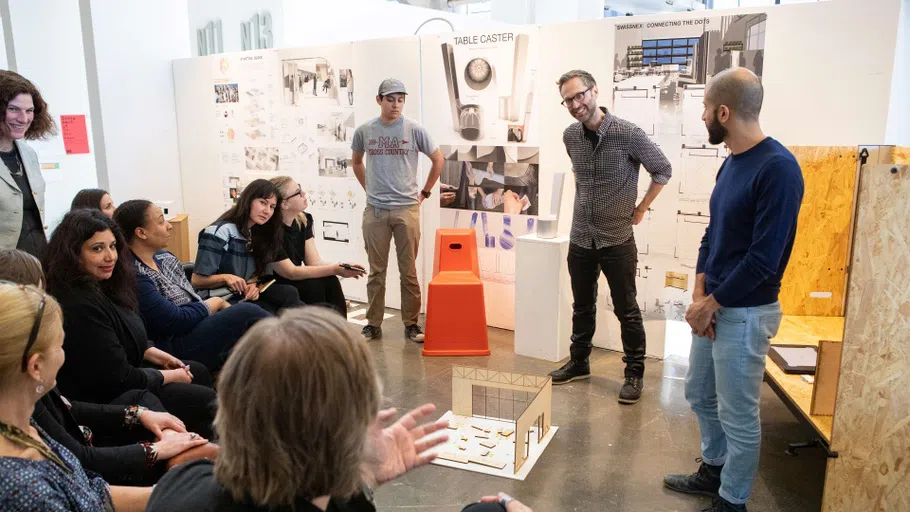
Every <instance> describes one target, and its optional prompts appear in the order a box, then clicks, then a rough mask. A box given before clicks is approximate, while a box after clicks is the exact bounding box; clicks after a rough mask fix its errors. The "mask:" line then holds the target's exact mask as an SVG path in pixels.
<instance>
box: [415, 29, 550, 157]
mask: <svg viewBox="0 0 910 512" xmlns="http://www.w3.org/2000/svg"><path fill="white" fill-rule="evenodd" d="M538 44H539V41H538V36H537V30H536V29H535V28H533V27H522V28H516V29H509V30H502V31H499V32H489V31H484V32H470V33H457V34H445V35H440V36H435V37H426V38H421V45H422V54H423V58H422V61H423V63H422V64H423V65H422V82H423V87H424V98H425V99H426V100H427V101H426V102H425V103H424V110H425V115H424V121H425V124H426V126H427V128H428V129H429V130H430V133H432V134H433V137H434V138H435V139H436V140H437V142H439V143H442V144H453V145H456V144H469V145H470V144H477V145H486V146H504V145H510V144H516V145H528V146H537V145H538V140H539V136H538V134H537V128H536V126H537V119H538V110H539V109H538V108H537V104H536V100H535V94H534V90H535V87H536V82H535V76H536V73H537V69H538V58H537V56H538Z"/></svg>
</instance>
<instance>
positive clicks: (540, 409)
mask: <svg viewBox="0 0 910 512" xmlns="http://www.w3.org/2000/svg"><path fill="white" fill-rule="evenodd" d="M552 397H553V393H552V381H551V380H550V377H541V376H537V375H525V374H520V373H506V372H499V371H495V370H489V369H485V368H472V367H467V366H453V367H452V410H451V411H448V412H446V414H445V415H443V418H444V419H447V420H448V421H449V436H450V440H449V443H448V444H446V445H443V446H442V447H441V448H440V449H439V451H438V453H437V457H438V458H437V459H436V460H435V461H434V464H437V465H441V466H447V467H453V468H459V469H467V470H469V471H476V472H480V473H486V474H490V475H494V476H504V477H507V478H513V479H518V480H524V479H525V477H526V476H527V475H528V473H529V472H530V471H531V468H533V466H534V463H536V462H537V459H538V458H539V457H540V455H541V454H542V453H543V451H544V449H545V448H546V447H547V445H548V444H549V442H550V440H551V439H552V438H553V436H554V435H555V434H556V430H557V429H558V427H555V426H553V425H552V424H551V402H552Z"/></svg>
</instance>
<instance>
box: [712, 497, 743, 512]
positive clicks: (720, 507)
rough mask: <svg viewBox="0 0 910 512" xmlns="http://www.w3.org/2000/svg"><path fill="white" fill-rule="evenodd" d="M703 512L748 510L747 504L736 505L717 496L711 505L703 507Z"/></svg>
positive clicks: (741, 511) (740, 511)
mask: <svg viewBox="0 0 910 512" xmlns="http://www.w3.org/2000/svg"><path fill="white" fill-rule="evenodd" d="M702 512H746V505H745V504H743V505H736V504H733V503H730V502H729V501H727V500H725V499H723V498H721V497H720V496H716V497H715V498H714V501H713V502H712V503H711V506H710V507H709V508H706V509H703V510H702Z"/></svg>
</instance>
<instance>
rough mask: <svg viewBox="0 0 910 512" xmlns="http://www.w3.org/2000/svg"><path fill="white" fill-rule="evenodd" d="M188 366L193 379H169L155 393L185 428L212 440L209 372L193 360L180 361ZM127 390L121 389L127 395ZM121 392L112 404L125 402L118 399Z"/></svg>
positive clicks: (211, 385) (211, 402)
mask: <svg viewBox="0 0 910 512" xmlns="http://www.w3.org/2000/svg"><path fill="white" fill-rule="evenodd" d="M183 362H184V363H186V364H187V365H188V366H189V367H190V372H191V373H192V374H193V382H192V383H191V384H185V383H183V382H172V383H170V384H165V385H163V386H161V389H159V390H158V391H157V392H156V393H154V394H155V396H157V397H158V399H159V400H161V404H162V405H163V406H164V408H165V409H166V410H167V412H169V413H171V414H173V415H174V416H176V417H178V418H180V420H181V421H183V423H184V424H185V425H186V430H187V431H188V432H195V433H197V434H199V435H201V436H202V437H205V438H207V439H208V440H210V441H212V440H213V437H214V435H215V434H214V430H213V429H212V421H214V420H215V410H216V408H217V404H216V403H215V397H216V396H215V390H214V383H213V381H212V374H211V373H210V372H209V371H208V369H206V367H205V366H204V365H202V363H197V362H196V361H183ZM129 393H130V392H127V393H125V394H124V395H128V394H129ZM124 395H121V396H120V397H118V398H116V399H115V400H114V401H113V402H111V403H115V404H124V405H130V404H125V403H124V402H123V401H122V399H123V397H124Z"/></svg>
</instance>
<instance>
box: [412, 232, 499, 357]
mask: <svg viewBox="0 0 910 512" xmlns="http://www.w3.org/2000/svg"><path fill="white" fill-rule="evenodd" d="M434 256H435V258H434V261H433V280H432V281H430V284H429V291H428V294H427V295H428V296H427V328H426V335H425V338H424V343H423V355H425V356H488V355H490V346H489V342H488V340H487V314H486V309H485V305H484V300H483V282H482V281H481V280H480V265H479V264H478V262H477V234H476V232H475V231H474V230H473V229H439V230H437V231H436V252H435V255H434Z"/></svg>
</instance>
